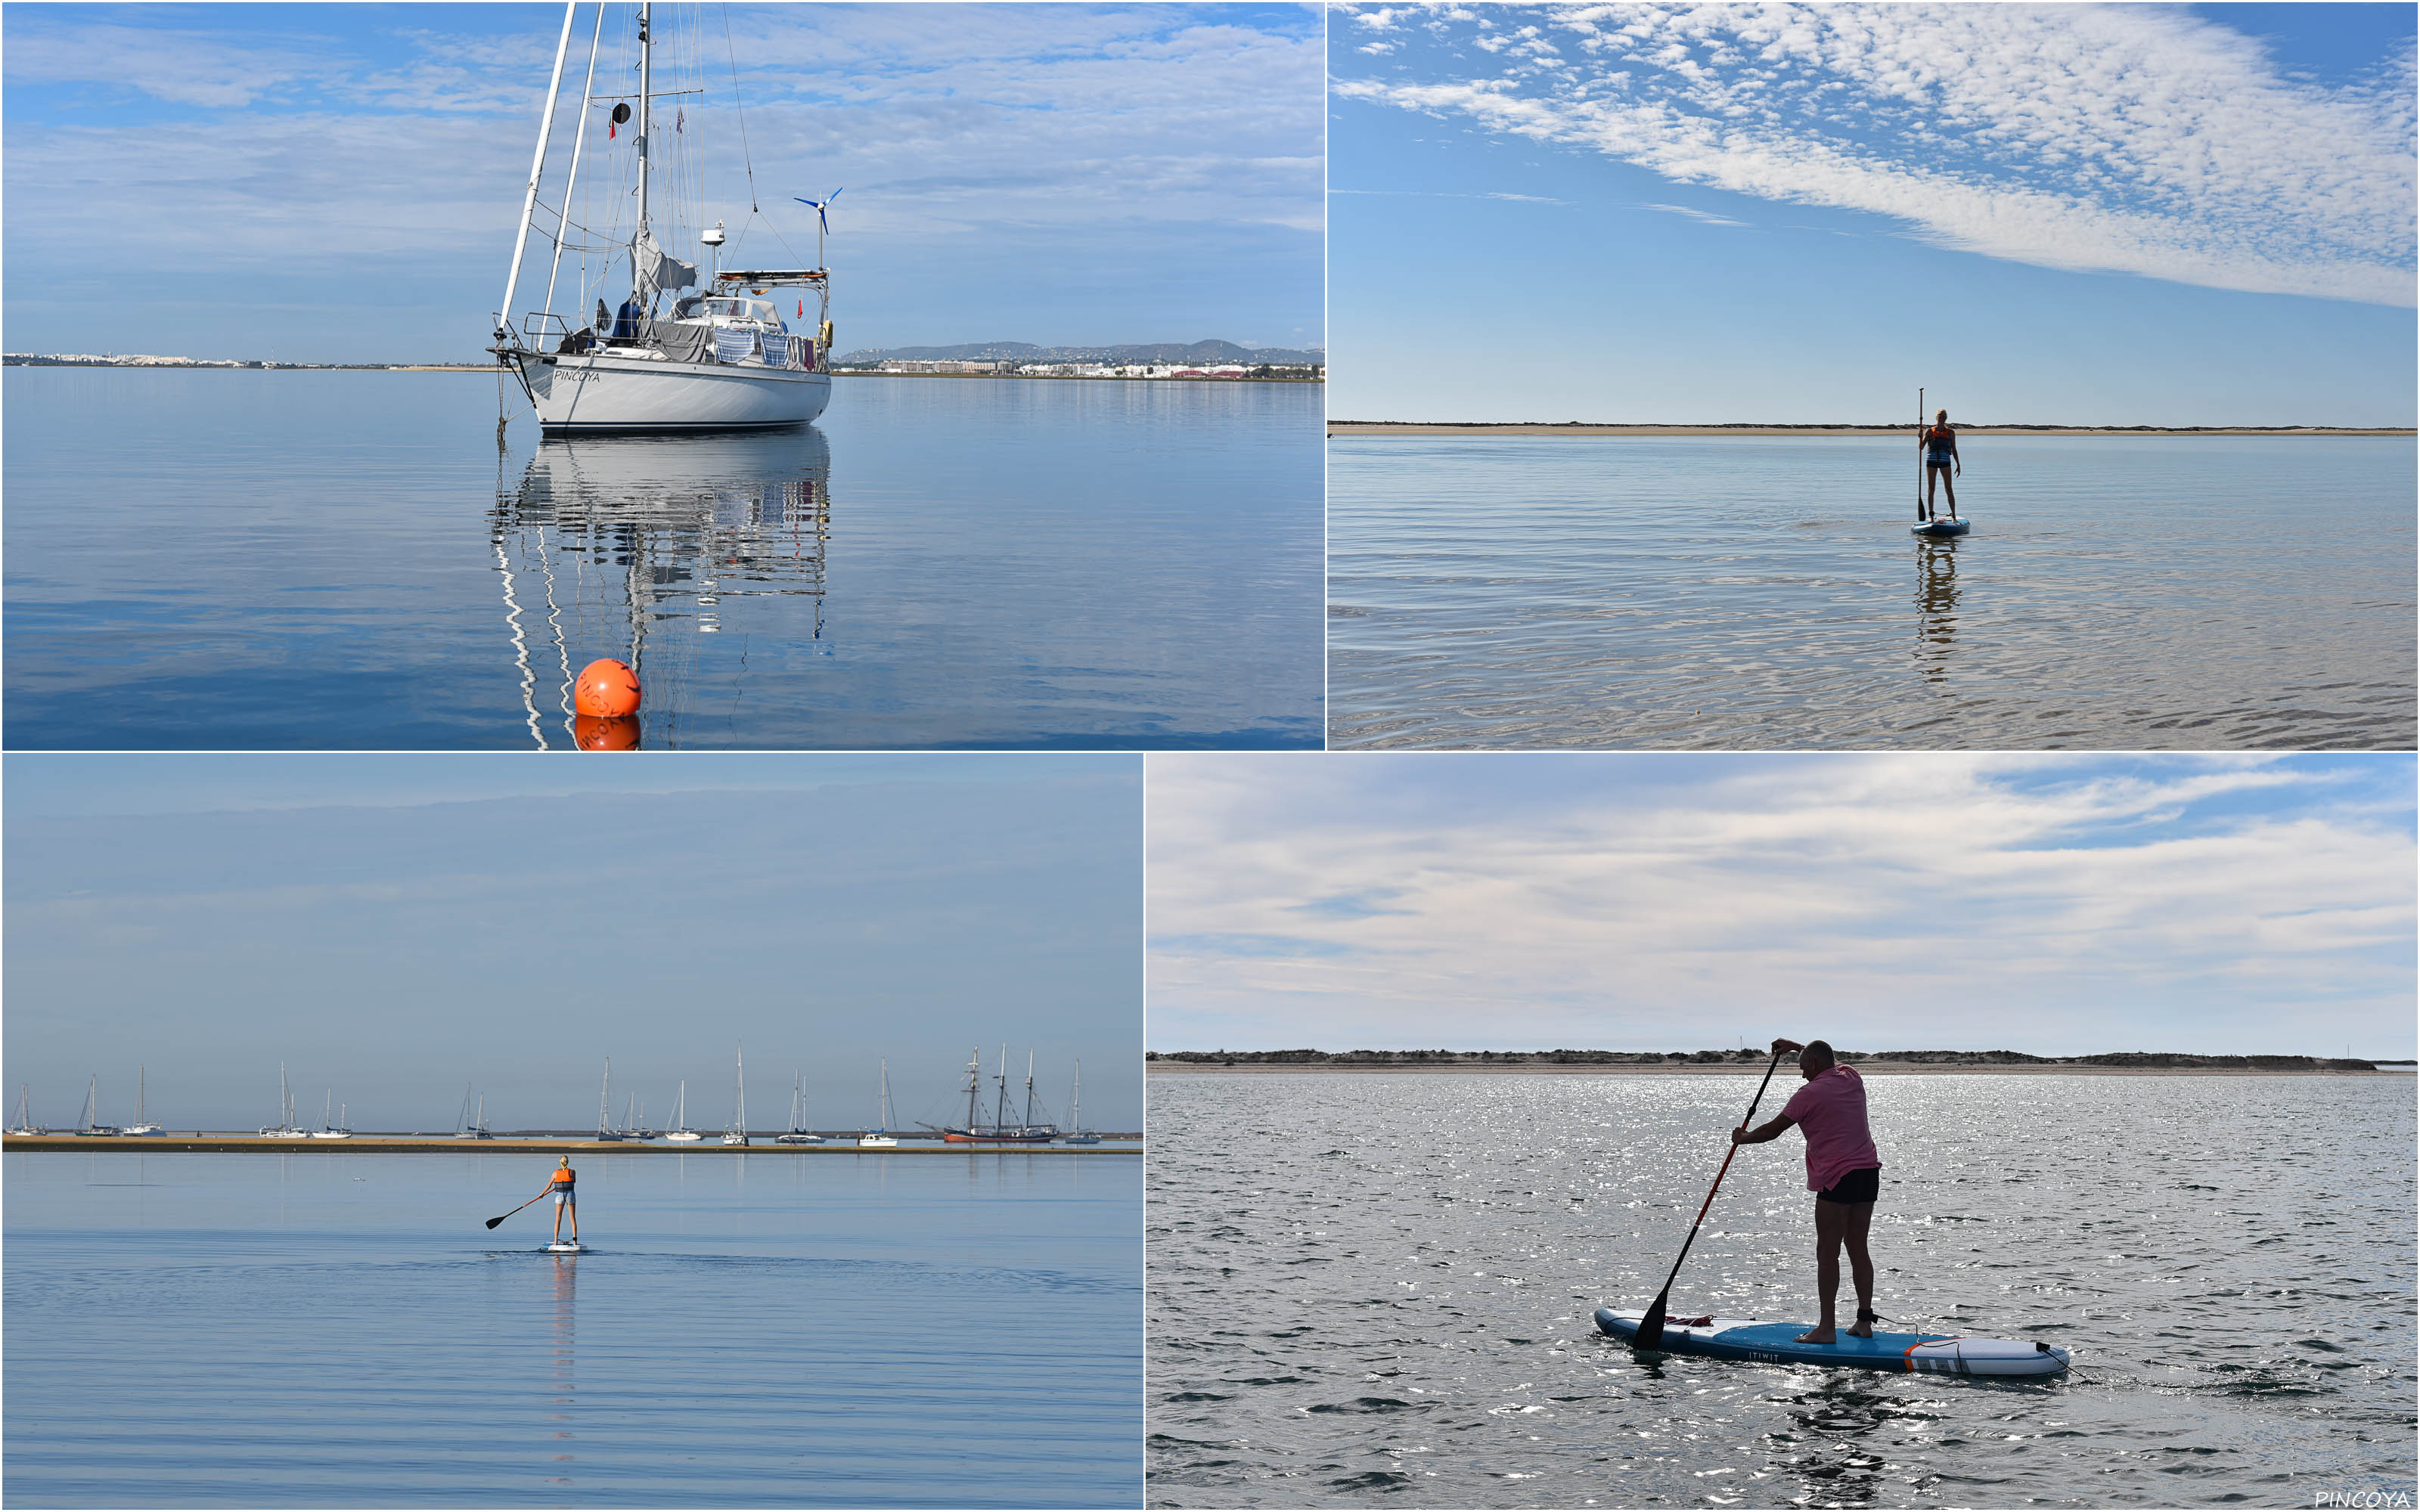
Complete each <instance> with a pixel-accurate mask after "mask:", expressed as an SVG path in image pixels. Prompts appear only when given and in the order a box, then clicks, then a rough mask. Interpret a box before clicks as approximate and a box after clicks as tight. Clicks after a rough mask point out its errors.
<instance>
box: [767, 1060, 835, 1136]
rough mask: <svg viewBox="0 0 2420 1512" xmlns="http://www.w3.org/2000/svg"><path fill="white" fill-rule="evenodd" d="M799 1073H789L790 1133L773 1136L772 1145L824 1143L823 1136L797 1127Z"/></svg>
mask: <svg viewBox="0 0 2420 1512" xmlns="http://www.w3.org/2000/svg"><path fill="white" fill-rule="evenodd" d="M799 1106H800V1103H799V1073H798V1072H795V1071H794V1072H790V1132H789V1133H788V1134H775V1135H774V1136H773V1143H775V1144H777V1145H820V1144H822V1143H823V1142H824V1136H823V1135H821V1134H809V1133H808V1132H807V1131H806V1130H805V1129H804V1128H802V1127H801V1126H800V1125H799Z"/></svg>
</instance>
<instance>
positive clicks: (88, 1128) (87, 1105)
mask: <svg viewBox="0 0 2420 1512" xmlns="http://www.w3.org/2000/svg"><path fill="white" fill-rule="evenodd" d="M100 1111H101V1078H100V1077H99V1076H98V1075H96V1076H95V1077H93V1079H92V1085H91V1086H90V1087H87V1088H85V1093H84V1112H83V1113H81V1114H79V1115H77V1117H76V1133H78V1134H91V1135H97V1136H107V1135H111V1134H116V1133H118V1132H119V1131H118V1130H117V1128H116V1126H115V1125H113V1124H106V1123H100V1122H96V1121H95V1119H96V1117H97V1116H98V1115H99V1113H100Z"/></svg>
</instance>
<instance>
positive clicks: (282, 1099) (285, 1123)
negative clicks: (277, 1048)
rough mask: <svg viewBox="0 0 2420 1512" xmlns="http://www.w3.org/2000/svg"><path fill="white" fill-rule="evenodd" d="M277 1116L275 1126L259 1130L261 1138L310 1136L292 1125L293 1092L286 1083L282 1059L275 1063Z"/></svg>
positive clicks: (300, 1137)
mask: <svg viewBox="0 0 2420 1512" xmlns="http://www.w3.org/2000/svg"><path fill="white" fill-rule="evenodd" d="M277 1116H278V1120H279V1121H278V1124H277V1127H275V1128H274V1129H263V1130H261V1131H260V1136H261V1137H262V1138H263V1139H308V1138H310V1137H311V1135H310V1134H309V1133H308V1132H307V1131H304V1130H302V1129H297V1128H296V1127H294V1094H293V1092H292V1091H291V1090H289V1089H288V1088H287V1085H286V1062H284V1061H282V1060H281V1061H279V1062H278V1063H277Z"/></svg>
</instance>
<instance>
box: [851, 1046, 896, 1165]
mask: <svg viewBox="0 0 2420 1512" xmlns="http://www.w3.org/2000/svg"><path fill="white" fill-rule="evenodd" d="M890 1129H891V1062H890V1061H888V1060H885V1061H884V1062H883V1063H882V1121H881V1122H880V1123H878V1124H876V1126H875V1127H873V1128H871V1129H868V1130H866V1131H865V1132H864V1133H863V1134H859V1135H858V1136H857V1143H858V1146H859V1148H860V1149H892V1148H894V1147H896V1146H897V1145H898V1143H899V1141H898V1140H896V1139H893V1138H892V1137H891V1134H890Z"/></svg>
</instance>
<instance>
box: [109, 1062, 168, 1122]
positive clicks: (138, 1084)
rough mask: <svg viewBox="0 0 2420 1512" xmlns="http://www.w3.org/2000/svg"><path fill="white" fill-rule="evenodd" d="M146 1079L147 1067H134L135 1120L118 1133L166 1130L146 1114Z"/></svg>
mask: <svg viewBox="0 0 2420 1512" xmlns="http://www.w3.org/2000/svg"><path fill="white" fill-rule="evenodd" d="M144 1080H145V1068H143V1067H141V1066H137V1067H135V1068H134V1121H133V1122H132V1123H130V1124H128V1125H127V1126H126V1127H125V1128H123V1129H121V1130H119V1131H118V1133H120V1134H162V1133H164V1132H165V1131H164V1130H163V1129H162V1128H161V1127H160V1126H159V1125H158V1124H156V1123H153V1122H152V1121H151V1120H150V1119H149V1118H148V1117H147V1115H146V1113H145V1111H144V1101H145V1100H144V1093H145V1091H146V1088H145V1087H144V1085H143V1084H144Z"/></svg>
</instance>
